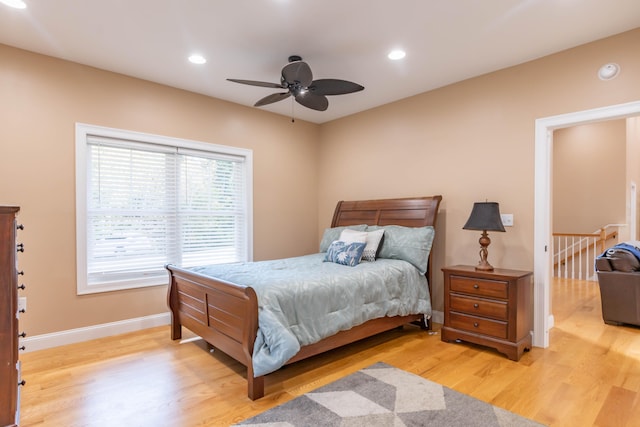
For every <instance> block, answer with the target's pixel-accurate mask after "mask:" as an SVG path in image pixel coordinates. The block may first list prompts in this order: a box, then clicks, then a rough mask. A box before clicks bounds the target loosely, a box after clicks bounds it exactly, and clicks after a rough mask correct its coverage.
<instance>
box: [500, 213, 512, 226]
mask: <svg viewBox="0 0 640 427" xmlns="http://www.w3.org/2000/svg"><path fill="white" fill-rule="evenodd" d="M500 219H502V225H504V226H505V227H513V214H500Z"/></svg>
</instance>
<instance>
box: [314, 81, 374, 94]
mask: <svg viewBox="0 0 640 427" xmlns="http://www.w3.org/2000/svg"><path fill="white" fill-rule="evenodd" d="M363 89H364V86H360V85H359V84H357V83H353V82H348V81H346V80H339V79H319V80H314V81H313V82H312V83H311V86H309V90H310V91H311V92H312V93H314V94H316V95H344V94H345V93H353V92H358V91H361V90H363Z"/></svg>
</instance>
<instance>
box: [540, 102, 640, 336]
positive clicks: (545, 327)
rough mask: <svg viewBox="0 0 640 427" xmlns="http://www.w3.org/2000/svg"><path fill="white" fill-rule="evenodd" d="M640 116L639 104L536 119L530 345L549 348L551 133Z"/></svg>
mask: <svg viewBox="0 0 640 427" xmlns="http://www.w3.org/2000/svg"><path fill="white" fill-rule="evenodd" d="M637 115H640V101H637V102H630V103H627V104H618V105H612V106H608V107H602V108H596V109H592V110H585V111H578V112H574V113H568V114H562V115H558V116H552V117H545V118H541V119H537V120H536V123H535V191H534V199H535V201H534V204H535V212H534V244H533V266H534V298H533V300H534V301H533V305H534V316H533V345H534V346H536V347H542V348H546V347H548V346H549V330H550V329H551V328H552V327H553V324H554V319H553V315H552V314H551V272H552V268H551V267H552V259H551V252H550V248H551V194H552V193H551V172H552V163H551V161H552V152H553V131H554V130H556V129H562V128H565V127H570V126H576V125H583V124H588V123H594V122H598V121H602V120H611V119H622V118H627V117H632V116H637Z"/></svg>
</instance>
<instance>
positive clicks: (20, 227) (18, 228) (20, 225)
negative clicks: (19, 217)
mask: <svg viewBox="0 0 640 427" xmlns="http://www.w3.org/2000/svg"><path fill="white" fill-rule="evenodd" d="M16 229H17V230H24V225H22V224H18V225H17V226H16Z"/></svg>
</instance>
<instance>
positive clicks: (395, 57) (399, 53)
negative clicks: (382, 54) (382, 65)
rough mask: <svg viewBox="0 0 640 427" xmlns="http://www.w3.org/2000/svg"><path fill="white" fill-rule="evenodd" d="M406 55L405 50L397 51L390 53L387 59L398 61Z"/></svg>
mask: <svg viewBox="0 0 640 427" xmlns="http://www.w3.org/2000/svg"><path fill="white" fill-rule="evenodd" d="M406 55H407V53H406V52H405V51H404V50H400V49H396V50H392V51H391V52H389V55H387V58H389V59H393V60H394V61H397V60H398V59H402V58H404V57H405V56H406Z"/></svg>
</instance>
